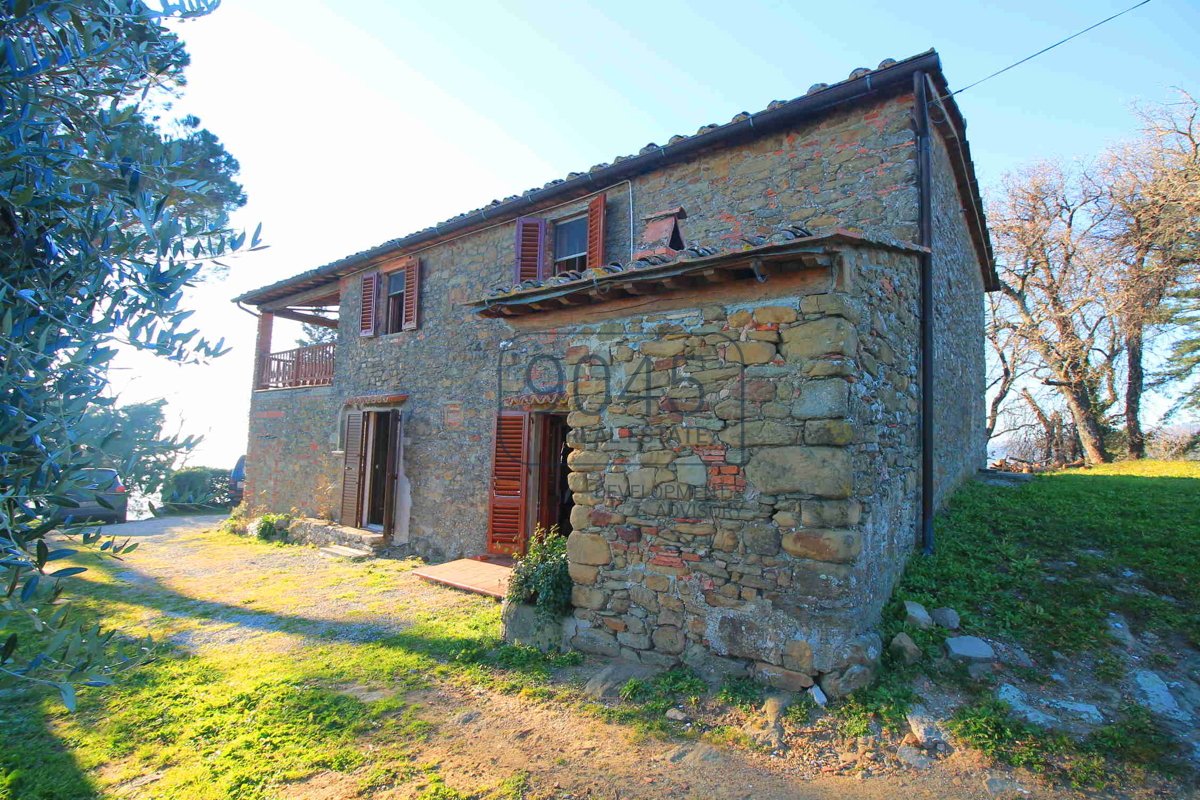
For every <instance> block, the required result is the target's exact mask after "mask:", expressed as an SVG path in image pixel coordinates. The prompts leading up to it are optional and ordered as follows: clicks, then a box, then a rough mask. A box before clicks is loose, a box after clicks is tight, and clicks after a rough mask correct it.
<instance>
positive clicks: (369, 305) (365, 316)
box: [358, 272, 379, 336]
mask: <svg viewBox="0 0 1200 800" xmlns="http://www.w3.org/2000/svg"><path fill="white" fill-rule="evenodd" d="M378 304H379V273H378V272H372V273H371V274H370V275H363V276H362V311H361V313H360V314H359V318H358V319H359V325H358V335H359V336H374V335H375V316H376V314H375V308H376V306H377V305H378Z"/></svg>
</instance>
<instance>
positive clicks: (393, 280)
mask: <svg viewBox="0 0 1200 800" xmlns="http://www.w3.org/2000/svg"><path fill="white" fill-rule="evenodd" d="M407 282H408V281H407V273H406V271H404V270H401V271H399V272H393V273H391V274H389V275H388V276H387V328H386V329H385V330H386V332H387V333H399V332H400V331H402V330H404V291H405V284H407Z"/></svg>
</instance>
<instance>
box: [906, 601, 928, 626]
mask: <svg viewBox="0 0 1200 800" xmlns="http://www.w3.org/2000/svg"><path fill="white" fill-rule="evenodd" d="M904 621H905V622H907V623H908V624H909V625H916V626H917V627H918V628H920V629H921V630H923V631H924V630H929V629H930V628H932V627H933V617H931V616H929V612H928V611H926V610H925V606H923V605H921V604H920V603H918V602H917V601H916V600H905V601H904Z"/></svg>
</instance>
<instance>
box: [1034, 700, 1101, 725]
mask: <svg viewBox="0 0 1200 800" xmlns="http://www.w3.org/2000/svg"><path fill="white" fill-rule="evenodd" d="M1046 705H1048V706H1050V707H1051V708H1057V709H1058V710H1059V711H1065V712H1066V713H1068V714H1070V715H1071V716H1073V717H1075V718H1076V719H1078V720H1080V721H1082V722H1087V723H1090V724H1092V725H1103V724H1104V714H1102V713H1101V712H1100V709H1099V708H1097V707H1096V706H1094V705H1092V704H1091V703H1076V702H1074V701H1071V700H1054V699H1050V700H1047V701H1046Z"/></svg>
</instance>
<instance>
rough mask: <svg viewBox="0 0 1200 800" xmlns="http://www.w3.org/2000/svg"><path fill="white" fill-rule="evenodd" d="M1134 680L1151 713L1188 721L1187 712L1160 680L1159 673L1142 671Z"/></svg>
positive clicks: (1136, 673) (1135, 675)
mask: <svg viewBox="0 0 1200 800" xmlns="http://www.w3.org/2000/svg"><path fill="white" fill-rule="evenodd" d="M1133 680H1134V683H1136V684H1137V686H1138V689H1139V690H1140V691H1141V695H1142V702H1144V703H1145V704H1146V708H1148V709H1150V711H1151V713H1154V714H1157V715H1158V716H1160V717H1167V718H1169V719H1173V720H1177V721H1179V722H1184V721H1186V720H1187V718H1188V715H1187V712H1186V711H1184V710H1183V709H1182V708H1180V707H1179V702H1178V701H1177V700H1176V699H1175V697H1174V695H1172V694H1171V690H1170V689H1169V688H1168V687H1167V684H1166V681H1164V680H1163V679H1162V678H1160V677H1159V676H1158V673H1157V672H1153V671H1151V670H1148V669H1140V670H1138V671H1137V672H1135V673H1133Z"/></svg>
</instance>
